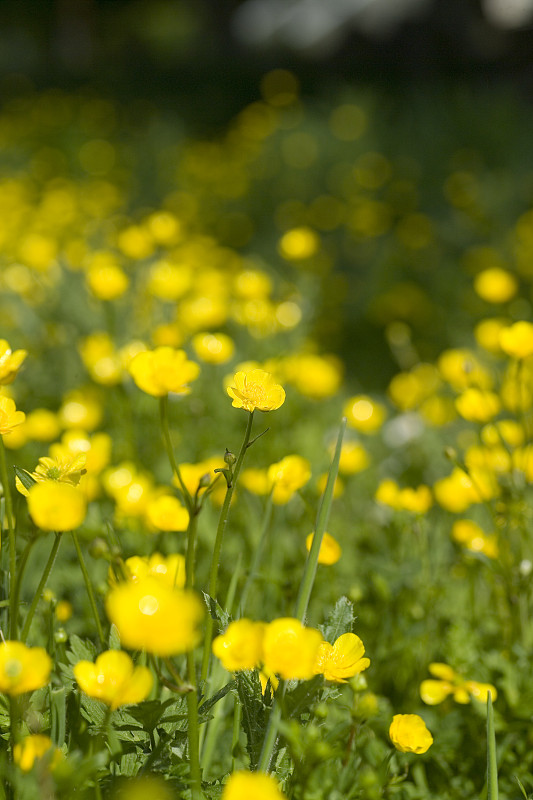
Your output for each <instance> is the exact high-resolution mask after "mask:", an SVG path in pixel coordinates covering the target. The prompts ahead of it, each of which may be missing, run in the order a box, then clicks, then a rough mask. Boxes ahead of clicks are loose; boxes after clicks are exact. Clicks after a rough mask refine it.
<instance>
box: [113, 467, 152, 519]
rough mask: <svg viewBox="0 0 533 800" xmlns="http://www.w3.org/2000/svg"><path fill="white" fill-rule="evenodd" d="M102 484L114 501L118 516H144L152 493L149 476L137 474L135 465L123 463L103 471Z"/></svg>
mask: <svg viewBox="0 0 533 800" xmlns="http://www.w3.org/2000/svg"><path fill="white" fill-rule="evenodd" d="M102 482H103V485H104V489H105V490H106V492H107V493H108V494H110V495H111V497H113V499H114V500H115V503H116V504H117V512H118V514H119V515H124V516H126V517H142V516H144V514H145V513H146V508H147V506H148V503H149V502H150V501H151V499H152V497H153V491H154V487H153V481H152V476H151V475H150V474H148V473H143V472H139V471H138V470H137V467H136V466H135V464H133V463H131V462H128V461H125V462H122V463H121V464H119V465H118V466H116V467H110V468H109V469H107V470H105V472H104V473H103V475H102Z"/></svg>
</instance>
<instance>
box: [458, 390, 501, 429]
mask: <svg viewBox="0 0 533 800" xmlns="http://www.w3.org/2000/svg"><path fill="white" fill-rule="evenodd" d="M455 407H456V409H457V411H458V412H459V414H460V415H461V416H462V417H463V419H467V420H469V421H470V422H488V421H489V420H490V419H492V418H493V417H494V416H496V414H498V412H499V411H500V408H501V403H500V399H499V397H498V395H497V394H494V392H489V391H487V390H484V391H482V390H481V389H476V387H475V386H470V387H469V388H468V389H466V390H465V391H464V392H463V393H462V394H461V395H459V397H458V398H457V399H456V401H455Z"/></svg>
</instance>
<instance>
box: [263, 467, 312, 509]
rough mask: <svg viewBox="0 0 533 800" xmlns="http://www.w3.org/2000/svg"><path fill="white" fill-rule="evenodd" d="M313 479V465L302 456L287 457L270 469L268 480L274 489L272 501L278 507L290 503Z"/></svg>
mask: <svg viewBox="0 0 533 800" xmlns="http://www.w3.org/2000/svg"><path fill="white" fill-rule="evenodd" d="M310 477H311V465H310V464H309V461H308V460H307V459H306V458H302V456H298V455H291V456H285V458H282V459H281V461H278V462H277V463H276V464H271V465H270V467H269V468H268V480H269V483H270V485H271V486H273V487H274V491H273V493H272V500H273V502H274V503H276V505H284V504H285V503H288V502H289V500H290V499H291V497H292V496H293V494H294V493H295V492H297V491H298V489H301V488H302V486H304V485H305V484H306V483H307V481H308V480H309V478H310Z"/></svg>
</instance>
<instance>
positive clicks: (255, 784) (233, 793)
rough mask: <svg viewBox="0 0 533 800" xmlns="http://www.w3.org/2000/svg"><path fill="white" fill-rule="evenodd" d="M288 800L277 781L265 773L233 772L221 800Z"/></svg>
mask: <svg viewBox="0 0 533 800" xmlns="http://www.w3.org/2000/svg"><path fill="white" fill-rule="evenodd" d="M252 798H253V800H286V798H285V795H284V794H283V792H282V791H281V789H280V788H279V786H278V784H277V782H276V779H275V778H274V777H272V775H266V774H265V773H264V772H246V771H245V770H242V771H240V772H232V774H231V775H230V776H229V778H228V781H227V783H226V785H225V786H224V789H223V791H222V798H221V800H252Z"/></svg>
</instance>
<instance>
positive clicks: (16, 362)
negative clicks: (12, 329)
mask: <svg viewBox="0 0 533 800" xmlns="http://www.w3.org/2000/svg"><path fill="white" fill-rule="evenodd" d="M27 355H28V353H27V351H26V350H15V352H13V351H12V350H11V348H10V346H9V342H7V341H6V340H5V339H0V386H5V385H6V384H7V383H13V381H14V380H15V378H16V377H17V373H18V371H19V369H20V367H21V365H22V362H23V361H24V359H25V358H26V356H27Z"/></svg>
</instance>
